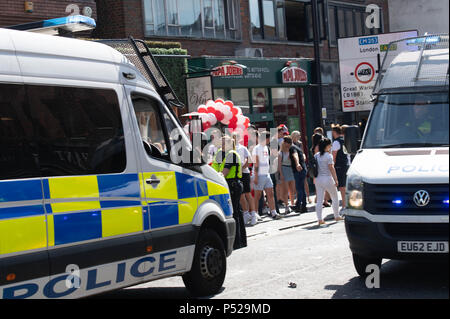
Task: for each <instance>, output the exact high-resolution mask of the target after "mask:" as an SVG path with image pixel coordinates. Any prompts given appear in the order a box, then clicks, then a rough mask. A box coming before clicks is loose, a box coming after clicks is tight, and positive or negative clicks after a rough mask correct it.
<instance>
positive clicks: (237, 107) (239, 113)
mask: <svg viewBox="0 0 450 319" xmlns="http://www.w3.org/2000/svg"><path fill="white" fill-rule="evenodd" d="M234 108H235V109H237V110H238V113H237V115H242V114H243V113H242V109H241V108H240V107H239V106H235V107H234Z"/></svg>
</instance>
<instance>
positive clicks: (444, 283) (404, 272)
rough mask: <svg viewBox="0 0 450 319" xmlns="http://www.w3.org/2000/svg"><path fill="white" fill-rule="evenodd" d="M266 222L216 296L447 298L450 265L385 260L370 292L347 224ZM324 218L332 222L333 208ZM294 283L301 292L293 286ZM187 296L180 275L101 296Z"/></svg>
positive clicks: (295, 217) (302, 218) (305, 218)
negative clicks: (358, 268)
mask: <svg viewBox="0 0 450 319" xmlns="http://www.w3.org/2000/svg"><path fill="white" fill-rule="evenodd" d="M313 209H314V208H313V207H310V210H312V212H309V213H306V214H302V215H299V214H292V215H290V216H287V217H285V218H283V219H281V220H278V221H273V220H269V219H268V218H266V219H265V220H264V221H263V222H261V223H260V224H258V225H256V226H253V227H248V228H247V233H248V247H247V248H245V249H241V250H238V251H235V252H233V254H232V255H231V257H230V258H229V259H228V272H227V277H226V280H225V283H224V288H223V290H222V292H221V293H220V294H218V295H216V296H213V297H212V298H218V299H222V298H249V299H267V298H275V299H277V298H282V299H286V298H302V299H308V298H320V299H322V298H325V299H330V298H338V299H342V298H344V299H345V298H389V299H392V298H447V299H448V297H449V286H448V269H449V268H448V263H444V264H428V263H418V262H400V261H389V260H385V261H384V263H383V266H382V271H381V288H380V289H368V288H366V286H365V282H364V281H363V280H361V279H360V278H359V277H358V276H357V274H356V271H355V270H354V267H353V262H352V257H351V252H350V250H349V248H348V241H347V238H346V235H345V227H344V223H343V222H339V223H336V222H334V220H333V221H329V222H328V223H327V225H326V226H322V227H320V228H319V227H318V226H317V224H316V217H315V213H314V212H313ZM324 213H325V214H328V217H331V218H332V214H331V209H329V208H328V209H325V211H324ZM290 282H294V283H296V285H297V288H295V289H293V288H289V283H290ZM102 297H106V298H151V299H154V298H189V294H188V292H187V291H186V289H185V288H184V285H183V282H182V280H181V278H180V277H174V278H168V279H163V280H159V281H155V282H151V283H147V284H142V285H139V286H134V287H131V288H127V289H123V290H120V291H117V292H113V293H109V294H106V295H103V296H102Z"/></svg>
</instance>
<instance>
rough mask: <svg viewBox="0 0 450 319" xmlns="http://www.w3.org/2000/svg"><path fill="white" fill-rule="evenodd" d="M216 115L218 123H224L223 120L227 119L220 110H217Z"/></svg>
mask: <svg viewBox="0 0 450 319" xmlns="http://www.w3.org/2000/svg"><path fill="white" fill-rule="evenodd" d="M214 115H215V116H216V118H217V121H219V122H222V120H223V119H224V118H225V115H224V114H223V113H222V112H221V111H219V110H216V112H215V113H214Z"/></svg>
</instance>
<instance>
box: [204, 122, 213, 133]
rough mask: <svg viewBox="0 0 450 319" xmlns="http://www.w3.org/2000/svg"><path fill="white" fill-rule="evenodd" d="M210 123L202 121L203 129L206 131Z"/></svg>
mask: <svg viewBox="0 0 450 319" xmlns="http://www.w3.org/2000/svg"><path fill="white" fill-rule="evenodd" d="M211 126H212V125H211V123H210V122H204V123H203V130H204V131H206V130H207V129H209V128H211Z"/></svg>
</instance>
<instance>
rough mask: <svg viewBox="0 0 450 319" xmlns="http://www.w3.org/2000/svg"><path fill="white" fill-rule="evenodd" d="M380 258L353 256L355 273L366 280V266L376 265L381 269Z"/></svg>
mask: <svg viewBox="0 0 450 319" xmlns="http://www.w3.org/2000/svg"><path fill="white" fill-rule="evenodd" d="M381 263H382V258H368V257H365V256H360V255H356V254H353V264H354V266H355V269H356V272H357V273H358V275H360V276H361V277H362V278H366V277H367V275H368V273H367V272H366V270H367V266H369V265H376V266H378V268H381Z"/></svg>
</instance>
